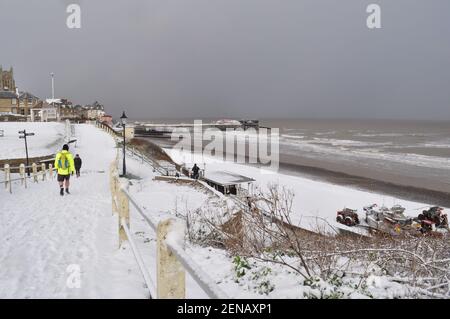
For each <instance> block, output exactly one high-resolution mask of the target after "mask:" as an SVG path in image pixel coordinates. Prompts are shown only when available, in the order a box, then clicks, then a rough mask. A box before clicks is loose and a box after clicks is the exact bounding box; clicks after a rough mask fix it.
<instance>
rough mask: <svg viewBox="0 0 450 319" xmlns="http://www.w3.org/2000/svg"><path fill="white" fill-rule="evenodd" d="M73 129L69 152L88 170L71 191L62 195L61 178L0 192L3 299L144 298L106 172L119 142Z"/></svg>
mask: <svg viewBox="0 0 450 319" xmlns="http://www.w3.org/2000/svg"><path fill="white" fill-rule="evenodd" d="M75 131H76V138H77V139H78V142H77V148H73V146H72V148H71V150H70V151H71V152H72V153H73V154H77V153H78V154H80V156H81V158H82V159H83V167H82V176H81V178H78V179H77V178H74V177H72V178H71V187H70V190H71V195H66V196H63V197H61V196H60V195H59V189H58V187H59V186H58V185H57V182H56V180H53V181H45V182H39V183H38V184H33V183H29V187H28V189H26V190H25V189H23V188H21V187H19V186H18V185H17V186H16V187H15V191H14V192H13V194H8V193H7V192H5V191H3V190H0V238H2V244H1V246H0V298H117V297H119V298H143V297H146V292H145V290H144V287H143V284H142V278H141V276H140V273H139V270H138V268H137V265H136V262H135V261H134V257H133V256H132V254H131V252H130V250H129V249H126V248H124V249H120V250H119V249H118V238H117V237H118V235H117V227H118V226H117V217H116V216H112V213H111V200H110V198H111V196H110V191H109V176H108V168H109V165H110V163H111V161H112V160H113V158H114V155H115V149H114V141H113V139H112V138H111V137H110V136H109V135H107V134H106V133H104V132H102V131H100V130H98V129H96V128H95V127H94V126H90V125H77V126H76V128H75ZM78 269H79V270H80V276H79V277H80V279H81V281H80V283H81V287H80V288H76V286H77V285H76V281H72V280H73V279H75V280H76V279H77V277H78V275H77V270H78ZM68 282H69V283H70V282H72V285H71V284H69V285H68V284H67V283H68ZM73 283H75V284H73Z"/></svg>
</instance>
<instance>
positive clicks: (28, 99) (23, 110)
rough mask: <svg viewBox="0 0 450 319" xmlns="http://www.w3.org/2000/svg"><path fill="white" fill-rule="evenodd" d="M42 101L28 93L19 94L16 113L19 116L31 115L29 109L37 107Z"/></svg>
mask: <svg viewBox="0 0 450 319" xmlns="http://www.w3.org/2000/svg"><path fill="white" fill-rule="evenodd" d="M41 102H42V101H41V100H40V99H39V98H38V97H37V96H35V95H33V94H31V93H29V92H19V107H18V109H17V113H18V114H21V115H26V116H29V115H31V109H32V108H35V107H37V106H38V104H39V103H41Z"/></svg>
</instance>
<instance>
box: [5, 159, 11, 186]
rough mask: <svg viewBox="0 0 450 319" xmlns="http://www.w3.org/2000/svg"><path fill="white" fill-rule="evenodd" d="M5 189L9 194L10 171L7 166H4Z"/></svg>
mask: <svg viewBox="0 0 450 319" xmlns="http://www.w3.org/2000/svg"><path fill="white" fill-rule="evenodd" d="M5 188H6V190H7V191H8V192H10V193H11V171H10V168H9V164H5Z"/></svg>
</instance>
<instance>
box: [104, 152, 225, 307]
mask: <svg viewBox="0 0 450 319" xmlns="http://www.w3.org/2000/svg"><path fill="white" fill-rule="evenodd" d="M117 167H118V155H117V156H116V159H115V160H114V161H113V162H112V163H111V167H110V184H111V195H112V211H113V214H116V213H117V214H118V221H119V233H118V237H119V245H122V243H123V242H124V241H128V242H129V243H130V246H131V249H132V251H133V254H134V256H135V258H136V261H137V263H138V266H139V268H140V270H141V273H142V275H143V278H144V281H145V282H146V285H147V287H148V289H149V292H150V296H151V298H174V299H185V298H186V280H185V272H186V271H187V272H188V273H189V274H190V275H191V277H192V278H193V279H194V280H195V281H196V282H197V284H198V285H199V286H200V287H201V288H202V289H203V291H204V292H205V293H206V294H207V295H208V296H209V297H210V298H216V299H217V298H220V299H226V298H228V296H227V295H226V294H225V293H224V292H223V291H222V290H221V289H220V288H219V287H218V286H217V284H216V283H215V282H214V281H213V280H212V279H211V278H210V277H209V275H208V274H206V273H205V272H204V271H203V270H201V268H200V267H199V266H198V265H196V264H195V262H194V261H193V260H192V259H191V257H190V256H189V255H188V254H187V253H186V252H185V250H184V246H185V239H184V234H185V224H184V222H183V221H181V220H178V219H175V218H169V219H165V220H161V221H156V220H154V219H153V218H152V217H151V216H148V215H147V214H145V213H144V211H143V209H142V207H141V205H139V203H138V202H137V201H136V199H135V198H134V197H133V196H132V195H131V194H130V193H129V192H128V182H127V180H126V179H125V178H120V177H119V174H118V169H117ZM130 204H131V206H133V207H134V209H135V211H136V212H138V213H139V215H140V216H141V217H142V218H143V219H144V220H145V222H146V223H147V225H148V226H150V228H151V229H152V230H153V231H155V232H156V236H157V248H156V249H157V254H156V255H157V260H156V265H155V266H156V271H157V280H156V285H155V284H154V283H153V281H152V280H151V277H150V275H149V272H148V270H147V268H146V266H145V264H144V262H143V259H142V257H141V255H140V253H139V251H138V250H137V246H136V244H135V243H134V239H133V236H132V232H131V231H130Z"/></svg>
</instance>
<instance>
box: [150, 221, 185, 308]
mask: <svg viewBox="0 0 450 319" xmlns="http://www.w3.org/2000/svg"><path fill="white" fill-rule="evenodd" d="M174 223H175V220H174V219H167V220H164V221H161V222H160V223H159V224H158V229H157V237H158V238H157V251H156V256H157V259H156V260H157V261H156V273H157V285H156V286H157V297H158V299H168V298H170V299H184V298H185V293H186V285H185V284H186V278H185V272H184V269H183V266H182V265H181V264H180V262H179V261H178V260H177V257H176V256H175V255H174V254H173V253H172V252H171V251H170V249H169V248H168V247H167V245H166V243H165V240H166V238H167V235H168V233H169V232H170V231H171V229H172V226H173V225H174Z"/></svg>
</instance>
